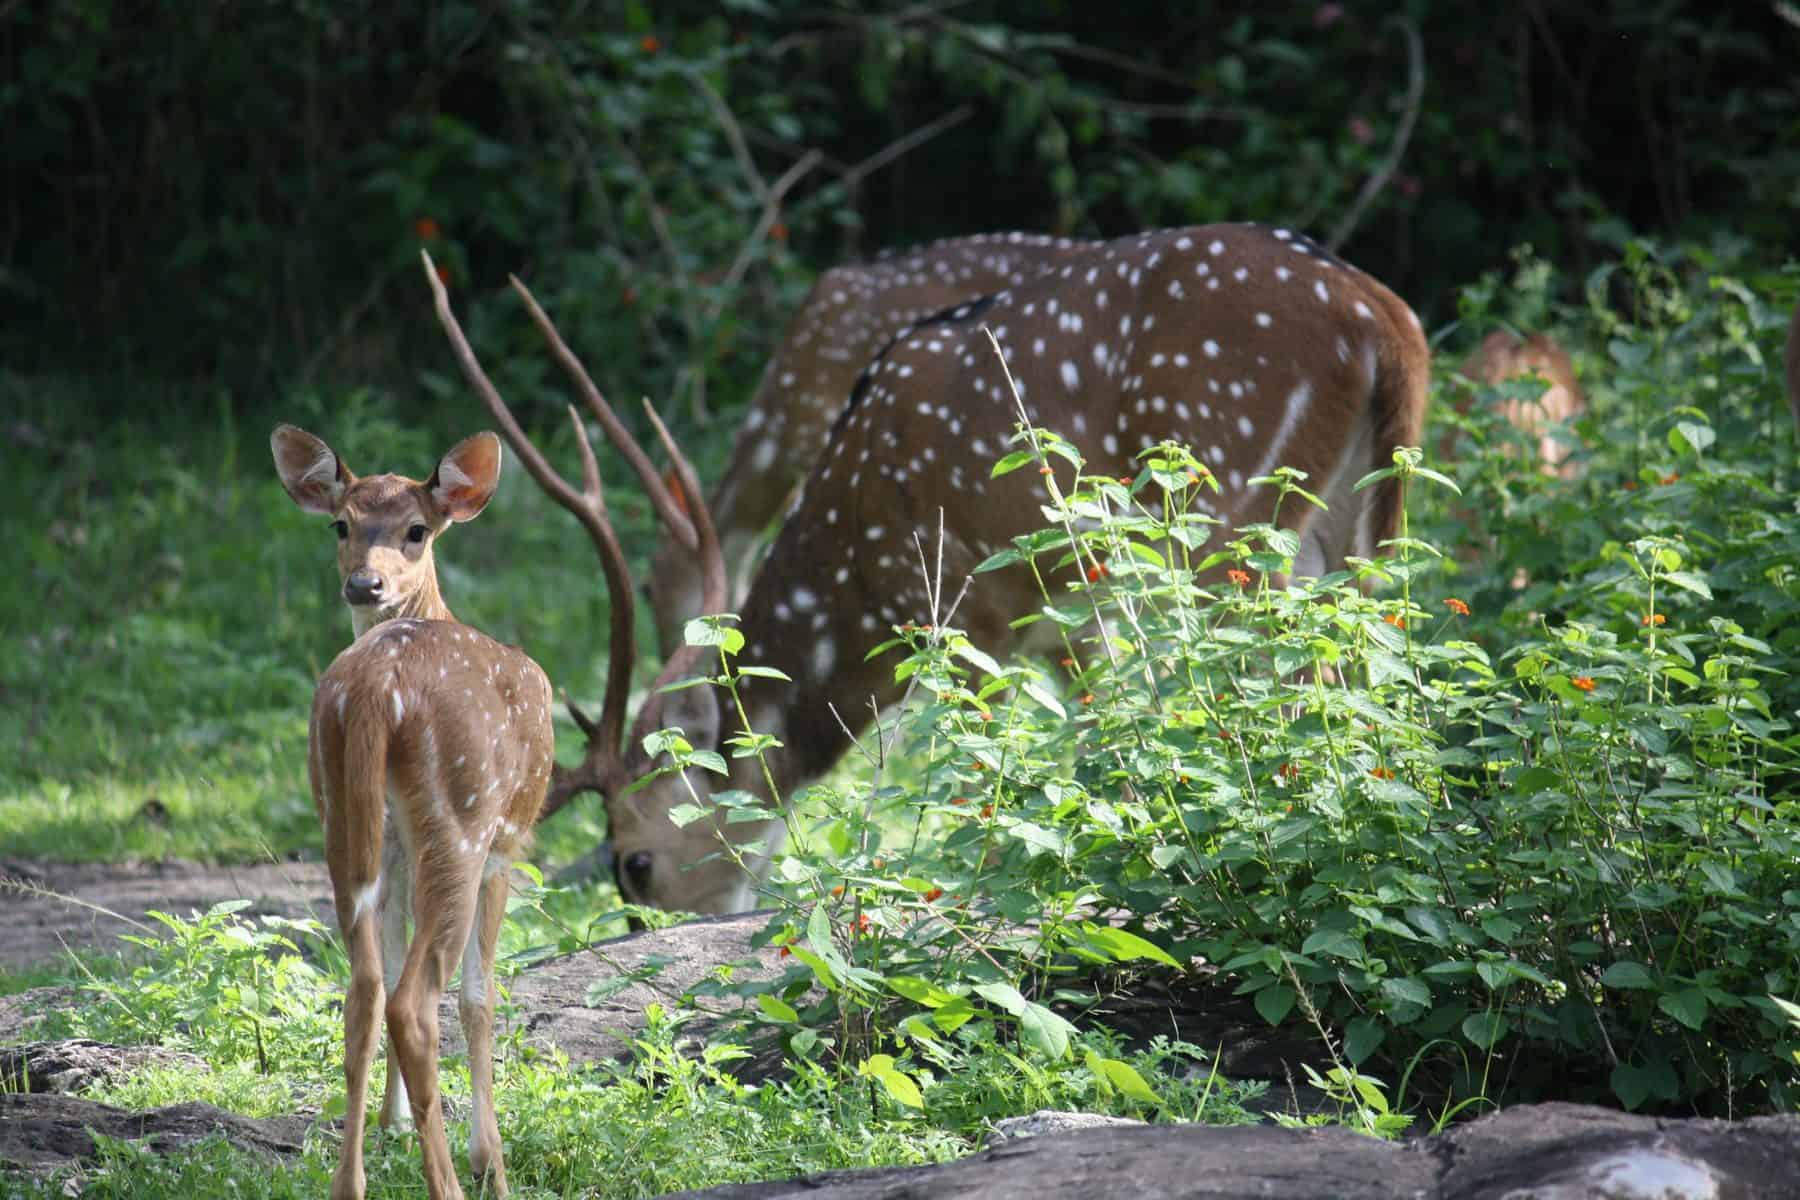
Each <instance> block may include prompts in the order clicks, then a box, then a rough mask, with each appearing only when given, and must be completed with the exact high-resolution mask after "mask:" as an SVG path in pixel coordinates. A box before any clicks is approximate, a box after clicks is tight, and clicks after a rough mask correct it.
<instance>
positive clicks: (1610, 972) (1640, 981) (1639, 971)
mask: <svg viewBox="0 0 1800 1200" xmlns="http://www.w3.org/2000/svg"><path fill="white" fill-rule="evenodd" d="M1600 982H1601V983H1602V984H1604V985H1605V986H1607V987H1609V988H1619V989H1621V990H1626V989H1631V988H1653V987H1655V986H1656V976H1655V975H1653V974H1652V973H1651V971H1650V968H1649V967H1646V966H1645V965H1644V964H1643V963H1637V962H1630V961H1628V960H1627V961H1620V962H1616V963H1614V964H1613V965H1612V966H1610V967H1608V968H1606V970H1605V971H1604V972H1603V973H1602V974H1601V976H1600ZM1621 1099H1623V1097H1621Z"/></svg>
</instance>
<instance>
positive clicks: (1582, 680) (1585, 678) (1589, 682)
mask: <svg viewBox="0 0 1800 1200" xmlns="http://www.w3.org/2000/svg"><path fill="white" fill-rule="evenodd" d="M1569 682H1570V683H1572V684H1574V685H1575V687H1576V688H1578V689H1579V690H1581V691H1584V692H1591V691H1593V690H1594V679H1593V676H1591V675H1577V676H1576V677H1575V678H1573V679H1571V680H1569Z"/></svg>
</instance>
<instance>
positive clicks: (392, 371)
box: [0, 0, 1800, 414]
mask: <svg viewBox="0 0 1800 1200" xmlns="http://www.w3.org/2000/svg"><path fill="white" fill-rule="evenodd" d="M1797 22H1800V14H1797V13H1796V12H1795V10H1794V8H1793V6H1791V5H1786V4H1782V3H1739V4H1730V5H1719V4H1713V3H1709V2H1705V0H1657V2H1654V3H1645V2H1643V0H1608V2H1596V3H1590V4H1554V3H1547V2H1538V0H1527V2H1520V3H1507V4H1499V5H1483V6H1477V5H1466V4H1443V3H1437V4H1433V3H1429V2H1428V0H1403V2H1401V3H1399V4H1386V5H1380V6H1377V5H1370V4H1338V3H1317V4H1315V3H1299V4H1275V5H1243V4H1238V5H1233V4H1221V3H1190V4H1166V5H1161V4H1125V5H1096V4H1089V3H1078V2H1075V0H970V2H958V0H927V2H925V3H916V4H898V3H894V4H851V3H844V2H841V0H838V2H832V0H823V2H821V0H806V2H793V0H728V2H726V3H715V2H712V0H706V2H694V0H676V2H665V3H658V4H647V3H628V2H621V0H609V2H605V3H600V4H581V3H561V4H548V5H547V4H538V3H529V2H526V0H484V2H479V3H475V2H451V3H417V2H410V0H402V2H399V3H393V4H383V5H341V4H330V3H319V2H317V0H278V2H272V3H264V4H256V5H245V4H233V3H221V2H218V0H199V2H197V3H192V4H180V5H171V4H146V3H142V2H138V3H132V2H129V0H22V2H21V0H15V2H13V3H8V4H0V128H3V129H4V130H5V135H4V137H0V361H3V362H4V363H5V364H6V365H7V366H8V368H10V369H11V370H13V371H15V372H19V373H20V374H22V375H40V376H42V375H58V376H65V375H79V376H82V377H84V378H86V379H89V380H104V379H122V378H131V379H139V380H141V379H156V380H161V381H169V382H179V383H181V384H183V385H185V384H190V383H191V384H198V385H204V386H201V387H198V388H197V389H194V390H178V391H177V393H176V394H177V395H187V396H193V397H200V398H202V399H197V400H196V401H195V402H196V403H197V404H201V405H203V406H204V407H205V408H207V409H209V410H210V409H211V408H213V407H214V406H215V405H216V404H218V403H220V398H221V397H222V398H223V402H224V403H226V404H228V405H229V406H231V407H232V408H234V409H236V410H237V411H238V412H239V413H240V414H242V413H244V412H246V410H248V409H250V408H255V407H260V406H262V405H265V404H266V403H267V402H268V401H269V400H270V399H272V398H273V397H275V396H277V395H279V394H280V393H281V392H282V391H284V390H285V389H290V388H293V387H308V386H314V385H317V386H321V387H325V388H327V389H329V388H336V387H343V386H350V385H373V386H382V387H393V388H395V389H396V391H397V393H398V394H399V396H400V402H401V403H402V404H406V403H409V402H410V401H409V400H408V397H409V396H411V397H416V396H417V395H418V394H419V389H418V388H417V387H416V386H414V383H415V381H416V380H418V379H419V378H420V374H421V371H422V370H425V369H428V368H432V367H433V365H434V364H435V367H436V368H439V369H441V367H442V365H443V364H444V360H443V356H442V352H441V344H440V343H439V341H438V335H437V332H436V330H435V328H434V327H433V326H432V325H431V323H430V318H429V314H428V308H427V303H426V296H425V289H424V288H423V287H422V286H421V284H420V281H419V279H418V276H417V274H416V271H417V249H418V247H419V245H420V244H421V242H423V243H425V244H427V245H429V246H430V248H431V249H432V251H433V253H434V255H435V257H436V258H437V260H438V261H439V262H440V263H442V264H444V265H445V269H446V271H447V273H448V276H449V278H450V279H451V282H452V286H453V288H454V289H455V290H456V291H458V292H460V293H461V295H460V296H459V297H458V304H459V305H462V306H467V307H469V308H470V309H471V310H472V311H473V312H474V314H475V318H474V320H473V322H472V324H473V332H474V333H475V336H476V337H477V340H478V344H484V343H483V339H485V344H487V345H490V346H496V348H498V346H500V345H510V346H517V347H518V348H519V349H520V350H521V353H520V355H518V356H517V357H518V359H519V360H521V361H518V362H516V363H515V364H514V365H513V366H512V368H511V371H512V373H513V374H514V376H515V378H514V380H513V382H514V384H515V386H517V387H519V388H520V390H521V391H524V392H527V393H528V392H529V387H528V384H529V382H530V381H531V380H533V379H536V378H537V377H538V376H539V375H540V374H541V373H542V365H541V364H534V363H533V362H530V361H524V360H526V359H528V358H535V357H537V356H535V355H528V354H526V353H524V347H525V346H526V345H528V343H527V342H525V341H523V338H524V336H525V333H526V331H525V330H524V329H522V328H521V327H520V324H519V323H518V322H516V321H512V320H511V319H510V317H505V318H504V324H501V323H500V319H501V318H502V317H504V314H503V313H502V311H501V309H499V308H497V307H495V306H494V305H493V304H492V301H493V300H495V299H498V298H499V297H498V295H497V289H499V288H500V287H501V285H503V284H504V280H505V276H506V274H507V272H509V271H518V272H520V273H521V274H523V275H525V276H526V277H527V278H528V279H529V280H530V282H531V283H532V285H533V287H534V289H535V290H536V291H537V293H538V295H539V296H540V297H542V298H544V299H545V300H546V302H547V303H548V304H549V305H550V307H551V310H552V311H553V312H554V313H556V315H557V317H558V320H559V321H560V322H561V323H562V324H563V327H564V328H565V330H568V331H570V332H571V334H572V335H573V337H572V340H575V341H576V343H577V345H579V346H580V347H581V348H582V349H583V351H584V353H585V354H587V355H588V356H589V358H590V360H591V361H593V362H595V363H596V364H597V367H598V370H599V374H600V376H601V378H600V382H601V384H602V386H603V387H607V388H609V389H616V390H619V391H622V392H625V393H626V394H632V393H642V394H648V395H652V396H656V397H658V398H659V399H663V400H665V401H668V402H675V403H678V404H679V407H680V408H681V410H682V411H684V412H688V413H704V412H707V411H711V410H716V409H721V408H725V409H728V408H729V407H730V406H731V405H733V404H735V403H738V402H740V401H741V400H742V399H743V398H744V397H746V396H747V395H748V393H749V391H750V389H751V387H752V386H753V384H754V382H755V379H756V375H757V372H758V371H759V370H760V367H761V363H762V361H763V358H764V356H765V353H766V351H767V349H768V347H769V345H770V344H771V342H772V340H773V338H774V337H775V336H777V335H778V334H779V331H780V329H781V326H782V323H783V320H784V319H785V316H786V314H787V313H788V312H789V311H790V310H791V308H792V305H793V304H794V303H795V302H796V301H797V299H798V297H799V295H800V293H801V292H802V291H803V290H804V287H805V285H806V283H807V281H808V280H809V279H810V278H811V277H812V276H813V275H814V274H815V273H816V272H817V271H818V270H819V269H820V268H822V267H823V266H825V265H829V264H830V263H832V262H835V261H839V260H842V259H844V258H847V257H853V256H858V255H866V254H869V253H872V252H875V251H878V250H881V249H883V248H888V247H896V246H901V245H906V244H910V243H915V242H919V241H923V240H927V239H931V238H935V237H940V236H945V235H952V234H964V233H971V232H978V231H984V230H999V229H1026V230H1043V231H1052V232H1058V233H1067V234H1072V235H1080V236H1092V237H1105V236H1117V235H1120V234H1124V233H1129V232H1132V231H1135V230H1138V229H1141V228H1145V227H1150V226H1158V225H1169V224H1180V223H1189V222H1201V221H1210V220H1220V219H1255V220H1268V221H1280V222H1283V223H1289V224H1293V225H1297V226H1299V227H1302V228H1305V229H1307V230H1309V231H1310V232H1312V233H1314V234H1315V235H1316V236H1319V237H1321V238H1331V239H1332V240H1334V241H1335V240H1339V239H1340V238H1341V239H1342V247H1341V249H1342V251H1343V252H1344V254H1345V255H1346V256H1347V257H1349V258H1350V259H1352V260H1353V261H1355V262H1356V263H1358V265H1360V266H1363V267H1364V268H1366V269H1368V270H1370V271H1372V272H1373V273H1375V274H1376V275H1378V276H1379V277H1381V278H1383V279H1384V280H1386V281H1387V282H1388V283H1390V284H1391V285H1393V286H1394V287H1395V288H1396V289H1397V290H1398V291H1400V292H1401V294H1402V295H1404V296H1405V297H1406V298H1407V299H1409V300H1410V301H1411V302H1412V303H1413V304H1414V305H1415V306H1416V307H1417V308H1419V310H1420V311H1421V313H1422V314H1423V315H1424V316H1425V317H1426V320H1427V325H1428V327H1431V328H1434V329H1441V328H1443V326H1444V324H1445V322H1447V321H1449V320H1451V319H1453V318H1454V317H1455V315H1456V290H1455V289H1456V288H1457V287H1459V286H1461V285H1463V284H1466V283H1469V282H1472V281H1474V280H1477V279H1479V278H1480V277H1481V276H1482V274H1483V273H1484V272H1495V271H1504V270H1505V269H1506V265H1507V262H1508V254H1509V252H1510V251H1511V250H1512V249H1513V248H1514V247H1516V246H1519V245H1521V244H1529V245H1530V246H1532V247H1533V248H1534V249H1535V251H1536V252H1537V254H1538V255H1540V256H1542V257H1543V258H1545V259H1547V260H1548V261H1549V262H1551V263H1554V264H1556V265H1557V267H1558V268H1559V269H1560V272H1561V278H1562V279H1563V280H1564V281H1566V283H1567V285H1568V286H1569V287H1578V286H1579V283H1580V280H1581V278H1582V276H1583V274H1584V272H1585V271H1586V269H1588V268H1589V267H1591V266H1593V265H1594V264H1596V263H1598V262H1600V261H1603V260H1608V259H1611V258H1613V257H1615V256H1616V253H1617V250H1618V247H1619V246H1620V245H1621V244H1622V243H1623V241H1624V240H1625V239H1626V238H1627V237H1628V236H1629V235H1631V234H1650V235H1653V236H1659V237H1666V238H1672V239H1673V238H1681V239H1688V240H1691V241H1692V242H1694V243H1698V244H1704V243H1706V242H1708V241H1711V240H1716V239H1732V238H1737V239H1745V240H1748V241H1753V242H1756V243H1759V244H1762V245H1765V246H1767V245H1791V244H1793V242H1794V240H1795V239H1794V236H1793V235H1794V231H1795V229H1796V220H1795V217H1796V211H1797V209H1800V75H1797V73H1796V71H1795V69H1794V64H1795V63H1796V61H1800V24H1797ZM1415 34H1416V40H1415ZM1396 153H1397V154H1398V158H1397V160H1396V159H1395V158H1394V157H1393V156H1394V155H1395V154H1396ZM1365 190H1366V191H1368V192H1369V193H1370V194H1369V195H1368V196H1367V197H1366V201H1367V202H1366V205H1365V204H1360V203H1359V201H1358V196H1359V192H1363V191H1365ZM489 311H493V312H494V313H495V318H496V319H495V321H493V322H489V321H488V320H485V319H484V317H485V315H486V314H487V313H488V312H489ZM493 357H495V358H499V357H501V356H500V355H499V354H497V353H496V354H494V355H493ZM521 373H523V376H524V378H521V377H520V375H521ZM95 392H96V397H95V399H94V403H95V404H96V405H98V406H99V407H100V409H101V410H102V411H104V410H106V409H107V408H108V407H109V406H113V405H117V406H121V407H129V406H132V405H134V404H136V403H139V402H140V399H141V393H139V392H137V391H135V390H134V389H132V388H114V387H107V386H100V387H97V388H95ZM522 398H523V399H524V401H525V403H526V405H527V407H530V406H531V405H532V404H533V403H534V401H533V400H532V399H531V398H530V396H529V395H526V396H524V397H522ZM544 402H546V403H547V402H548V399H547V397H546V399H545V401H544Z"/></svg>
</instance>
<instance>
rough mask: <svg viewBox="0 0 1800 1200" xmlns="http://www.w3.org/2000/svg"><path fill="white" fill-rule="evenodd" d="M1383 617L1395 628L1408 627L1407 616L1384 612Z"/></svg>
mask: <svg viewBox="0 0 1800 1200" xmlns="http://www.w3.org/2000/svg"><path fill="white" fill-rule="evenodd" d="M1381 619H1382V620H1384V621H1386V622H1387V623H1388V624H1389V625H1392V626H1393V627H1394V628H1395V629H1405V628H1406V618H1405V617H1401V616H1396V615H1395V614H1393V613H1384V614H1382V618H1381Z"/></svg>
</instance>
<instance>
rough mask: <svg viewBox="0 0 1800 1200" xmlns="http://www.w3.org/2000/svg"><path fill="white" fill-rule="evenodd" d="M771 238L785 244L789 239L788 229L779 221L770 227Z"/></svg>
mask: <svg viewBox="0 0 1800 1200" xmlns="http://www.w3.org/2000/svg"><path fill="white" fill-rule="evenodd" d="M769 236H770V237H771V238H773V239H774V240H776V241H778V242H785V241H787V239H788V228H787V226H786V225H785V224H783V223H782V222H780V221H777V222H775V223H774V224H773V225H771V226H769Z"/></svg>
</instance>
